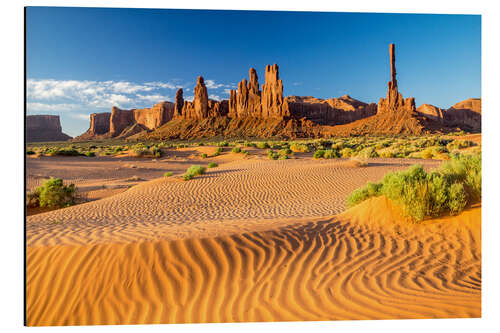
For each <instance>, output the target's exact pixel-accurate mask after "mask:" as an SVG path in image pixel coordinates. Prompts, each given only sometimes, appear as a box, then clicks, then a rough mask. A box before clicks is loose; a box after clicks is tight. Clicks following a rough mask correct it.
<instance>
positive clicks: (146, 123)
mask: <svg viewBox="0 0 500 333" xmlns="http://www.w3.org/2000/svg"><path fill="white" fill-rule="evenodd" d="M173 115H174V104H173V103H171V102H161V103H158V104H155V105H154V106H153V107H151V108H145V109H132V110H122V109H120V108H118V107H116V106H113V107H112V108H111V116H110V120H109V132H108V134H107V135H108V136H110V137H118V136H121V134H122V132H123V131H124V130H125V129H126V128H129V127H130V126H132V125H134V124H139V125H141V128H144V129H145V130H153V129H155V128H158V127H160V126H161V125H163V124H165V123H166V122H168V121H169V120H170V119H172V118H173ZM122 137H123V136H122Z"/></svg>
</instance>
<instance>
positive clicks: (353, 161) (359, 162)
mask: <svg viewBox="0 0 500 333" xmlns="http://www.w3.org/2000/svg"><path fill="white" fill-rule="evenodd" d="M344 165H345V166H348V167H352V168H362V167H366V166H368V165H369V163H368V160H367V159H365V158H362V157H351V158H350V159H348V160H347V161H345V162H344Z"/></svg>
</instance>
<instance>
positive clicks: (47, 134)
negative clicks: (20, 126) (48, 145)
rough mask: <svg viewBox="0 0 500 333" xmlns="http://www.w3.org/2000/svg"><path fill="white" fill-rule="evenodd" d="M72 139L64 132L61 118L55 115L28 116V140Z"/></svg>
mask: <svg viewBox="0 0 500 333" xmlns="http://www.w3.org/2000/svg"><path fill="white" fill-rule="evenodd" d="M69 139H71V137H70V136H69V135H66V134H64V133H63V132H62V128H61V120H60V119H59V116H54V115H30V116H26V141H27V142H43V141H66V140H69Z"/></svg>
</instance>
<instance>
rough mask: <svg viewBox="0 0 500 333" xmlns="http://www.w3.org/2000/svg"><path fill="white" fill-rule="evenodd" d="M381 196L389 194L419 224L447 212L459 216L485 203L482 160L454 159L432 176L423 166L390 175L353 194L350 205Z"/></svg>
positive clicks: (466, 157) (348, 203)
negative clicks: (469, 208) (482, 188)
mask: <svg viewBox="0 0 500 333" xmlns="http://www.w3.org/2000/svg"><path fill="white" fill-rule="evenodd" d="M378 195H385V196H386V197H387V198H389V199H390V200H391V201H393V202H394V203H395V204H397V205H398V206H400V207H401V208H402V209H403V212H404V213H405V215H406V216H408V217H410V218H412V219H413V220H415V221H421V220H423V219H424V218H426V217H435V216H439V215H441V214H443V213H445V212H448V213H450V214H458V213H459V212H461V211H462V210H463V209H464V208H465V207H466V205H467V204H470V203H473V202H477V201H479V200H481V157H480V156H470V155H469V156H461V155H460V156H454V157H453V158H452V159H451V160H450V161H449V162H446V163H445V164H443V165H442V167H441V168H440V169H439V170H437V171H432V172H430V173H428V172H426V171H425V170H424V168H423V167H422V166H421V165H413V166H412V167H410V168H409V169H408V170H405V171H400V172H394V173H393V172H389V173H387V174H386V175H385V176H384V178H383V179H382V181H381V182H379V183H375V185H374V184H373V183H369V184H367V185H366V186H365V187H363V188H360V189H358V190H355V191H354V192H352V193H351V195H349V197H348V198H347V206H348V207H352V206H354V205H356V204H358V203H360V202H362V201H364V200H366V199H368V198H370V197H373V196H378Z"/></svg>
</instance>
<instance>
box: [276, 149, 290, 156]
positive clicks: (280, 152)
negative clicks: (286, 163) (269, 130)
mask: <svg viewBox="0 0 500 333" xmlns="http://www.w3.org/2000/svg"><path fill="white" fill-rule="evenodd" d="M278 154H279V155H280V156H284V155H291V154H293V151H292V150H291V149H290V148H283V149H280V150H279V152H278Z"/></svg>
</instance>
